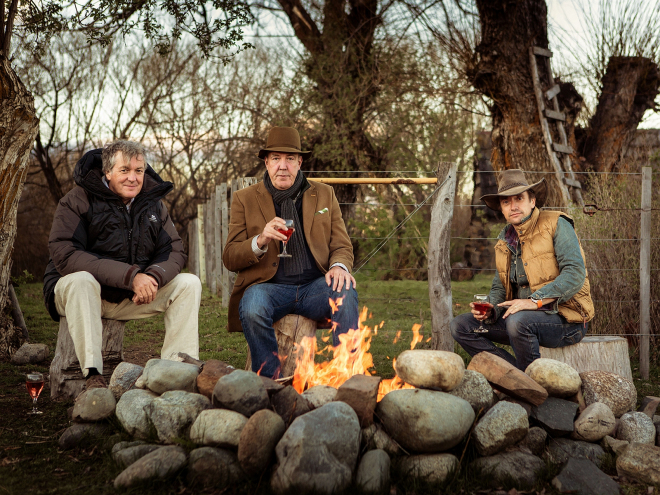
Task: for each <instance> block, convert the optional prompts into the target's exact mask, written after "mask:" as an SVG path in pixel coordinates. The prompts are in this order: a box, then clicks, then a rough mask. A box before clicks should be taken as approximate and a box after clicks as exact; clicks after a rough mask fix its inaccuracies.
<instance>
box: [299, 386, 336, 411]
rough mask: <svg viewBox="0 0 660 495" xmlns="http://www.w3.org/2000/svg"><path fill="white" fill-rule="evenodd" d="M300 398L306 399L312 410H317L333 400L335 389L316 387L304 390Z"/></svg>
mask: <svg viewBox="0 0 660 495" xmlns="http://www.w3.org/2000/svg"><path fill="white" fill-rule="evenodd" d="M302 396H303V397H304V398H305V399H307V402H309V404H310V406H311V407H312V408H314V409H318V408H319V407H321V406H324V405H325V404H327V403H328V402H332V401H333V400H335V397H336V396H337V389H336V388H335V387H331V386H330V385H316V386H314V387H311V388H308V389H307V390H305V391H304V392H303V393H302Z"/></svg>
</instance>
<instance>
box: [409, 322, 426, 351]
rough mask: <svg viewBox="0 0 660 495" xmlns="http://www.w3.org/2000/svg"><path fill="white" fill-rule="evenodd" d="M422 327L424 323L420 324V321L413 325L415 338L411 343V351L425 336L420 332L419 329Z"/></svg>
mask: <svg viewBox="0 0 660 495" xmlns="http://www.w3.org/2000/svg"><path fill="white" fill-rule="evenodd" d="M420 328H422V325H420V324H419V323H415V324H414V325H413V326H412V333H413V339H412V342H411V343H410V350H411V351H412V350H413V349H414V348H415V346H416V345H417V344H419V343H420V342H421V341H422V339H423V338H424V336H423V335H421V334H420V333H419V329H420Z"/></svg>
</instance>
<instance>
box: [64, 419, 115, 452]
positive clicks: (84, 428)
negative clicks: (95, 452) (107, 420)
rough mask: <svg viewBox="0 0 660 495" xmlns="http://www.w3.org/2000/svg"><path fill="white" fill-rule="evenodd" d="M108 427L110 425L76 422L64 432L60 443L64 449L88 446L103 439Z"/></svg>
mask: <svg viewBox="0 0 660 495" xmlns="http://www.w3.org/2000/svg"><path fill="white" fill-rule="evenodd" d="M108 429H109V428H108V426H107V425H104V424H97V423H76V424H73V425H71V426H70V427H69V428H67V429H66V430H65V431H64V433H62V436H61V437H60V439H59V442H58V445H59V447H60V449H62V450H69V449H73V448H74V447H87V446H89V445H93V444H95V443H97V442H99V441H100V440H101V439H103V437H104V435H105V434H106V432H107V431H108Z"/></svg>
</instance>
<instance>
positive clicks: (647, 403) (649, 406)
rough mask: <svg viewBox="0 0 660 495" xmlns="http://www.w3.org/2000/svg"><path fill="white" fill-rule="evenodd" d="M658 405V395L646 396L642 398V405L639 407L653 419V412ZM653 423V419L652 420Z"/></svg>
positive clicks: (659, 402)
mask: <svg viewBox="0 0 660 495" xmlns="http://www.w3.org/2000/svg"><path fill="white" fill-rule="evenodd" d="M658 405H660V397H652V396H646V397H644V398H643V399H642V405H641V407H640V408H639V410H640V411H642V412H643V413H644V414H646V415H647V416H648V417H649V418H651V420H652V421H653V417H654V416H655V412H656V410H657V409H658ZM653 422H654V423H655V421H653Z"/></svg>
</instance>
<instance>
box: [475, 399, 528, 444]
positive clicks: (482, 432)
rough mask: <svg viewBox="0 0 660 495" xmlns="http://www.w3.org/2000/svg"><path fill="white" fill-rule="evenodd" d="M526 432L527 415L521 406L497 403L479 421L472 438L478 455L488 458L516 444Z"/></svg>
mask: <svg viewBox="0 0 660 495" xmlns="http://www.w3.org/2000/svg"><path fill="white" fill-rule="evenodd" d="M528 431H529V421H528V420H527V413H526V412H525V410H524V409H523V408H522V407H521V406H519V405H518V404H513V403H511V402H498V403H497V404H495V405H494V406H493V407H492V408H491V409H490V410H489V411H488V412H487V413H486V414H485V416H484V417H483V418H481V419H480V420H479V423H477V426H475V427H474V430H472V438H474V442H475V445H476V447H477V451H478V452H479V454H481V455H482V456H489V455H493V454H496V453H497V452H500V451H502V450H504V449H505V448H507V447H509V446H510V445H514V444H516V443H518V442H519V441H521V440H522V439H524V438H525V437H526V436H527V432H528Z"/></svg>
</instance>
